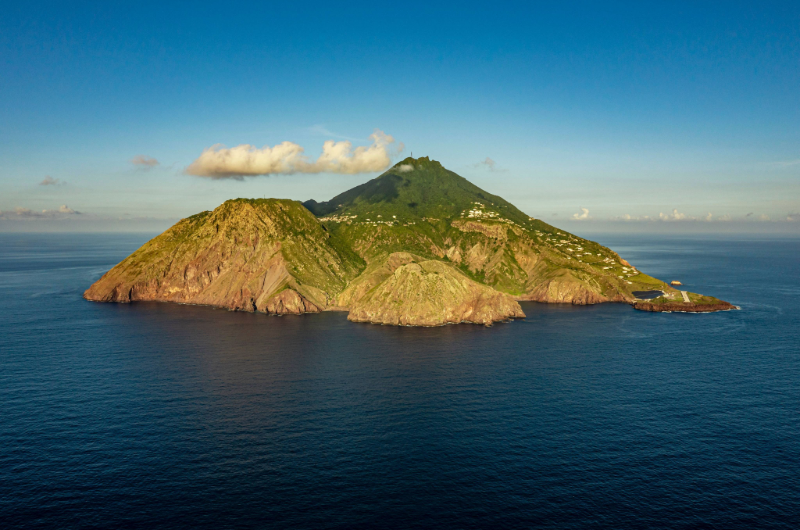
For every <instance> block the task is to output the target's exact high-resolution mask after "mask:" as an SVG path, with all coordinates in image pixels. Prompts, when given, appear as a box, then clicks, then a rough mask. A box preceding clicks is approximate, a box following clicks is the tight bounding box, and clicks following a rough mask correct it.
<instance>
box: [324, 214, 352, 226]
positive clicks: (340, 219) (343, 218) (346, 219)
mask: <svg viewBox="0 0 800 530" xmlns="http://www.w3.org/2000/svg"><path fill="white" fill-rule="evenodd" d="M356 217H358V216H357V215H329V216H327V217H320V218H319V220H320V221H330V222H332V223H347V224H351V223H352V222H353V220H354V219H355V218H356Z"/></svg>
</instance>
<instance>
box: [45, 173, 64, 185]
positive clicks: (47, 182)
mask: <svg viewBox="0 0 800 530" xmlns="http://www.w3.org/2000/svg"><path fill="white" fill-rule="evenodd" d="M59 184H66V182H64V181H62V180H61V179H54V178H53V177H51V176H50V175H46V176H45V177H44V180H42V181H41V182H40V183H39V186H58V185H59Z"/></svg>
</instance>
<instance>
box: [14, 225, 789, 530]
mask: <svg viewBox="0 0 800 530" xmlns="http://www.w3.org/2000/svg"><path fill="white" fill-rule="evenodd" d="M147 237H148V236H147V235H141V234H140V235H35V234H2V235H0V319H1V320H0V324H1V326H0V407H1V409H0V527H1V528H169V529H174V528H184V527H190V528H213V529H220V528H292V529H304V528H495V527H497V528H558V529H572V528H615V529H623V528H686V529H689V528H692V529H694V528H715V529H716V528H720V529H732V528H787V529H796V528H800V309H799V305H798V300H800V240H797V239H782V240H781V239H773V240H768V239H767V240H764V239H761V240H759V239H748V238H744V237H742V238H730V237H729V238H726V239H723V240H711V239H702V238H692V239H687V238H684V239H669V238H665V237H663V236H662V237H647V238H645V237H642V236H636V237H632V236H613V237H609V236H604V237H601V238H600V241H601V242H602V243H604V244H607V245H609V246H611V247H612V248H614V249H615V250H617V251H619V252H620V254H621V255H623V257H626V258H627V259H628V260H629V261H631V262H632V263H633V264H635V265H636V266H638V267H639V268H640V269H641V270H643V271H645V272H647V273H650V274H652V275H654V276H657V277H661V278H663V279H666V280H672V279H678V280H681V281H683V282H684V284H685V285H686V288H687V289H689V290H691V291H698V292H702V293H705V294H710V295H714V296H718V297H720V298H723V299H725V300H728V301H730V302H732V303H734V304H737V305H739V306H741V308H742V309H741V311H732V312H724V313H715V314H705V315H690V314H653V313H645V312H638V311H634V310H633V309H632V308H630V307H629V306H626V305H618V304H606V305H598V306H593V307H572V306H560V305H542V304H534V303H528V304H524V307H523V309H524V310H525V312H526V313H527V315H528V317H527V319H525V320H524V321H516V322H513V323H507V324H501V325H496V326H494V327H492V328H485V327H480V326H471V325H461V326H446V327H442V328H432V329H414V328H396V327H386V326H375V325H368V324H353V323H350V322H348V321H347V320H346V315H345V314H344V313H324V314H319V315H307V316H302V317H288V316H287V317H271V316H266V315H260V314H249V313H234V312H227V311H222V310H215V309H211V308H205V307H194V306H180V305H172V304H158V303H138V304H131V305H115V304H96V303H90V302H86V301H84V300H82V299H81V293H82V292H83V290H84V289H85V288H87V287H88V286H89V285H90V284H91V283H92V282H93V281H94V280H96V279H97V278H98V277H99V276H100V275H101V274H102V273H103V272H105V271H106V270H108V269H109V268H110V267H111V266H112V265H114V264H115V263H116V262H118V261H119V260H121V259H122V258H124V257H125V256H126V255H128V254H129V253H130V252H131V251H133V250H134V249H136V248H137V247H138V246H139V245H141V244H142V243H143V242H144V241H145V240H146V239H147Z"/></svg>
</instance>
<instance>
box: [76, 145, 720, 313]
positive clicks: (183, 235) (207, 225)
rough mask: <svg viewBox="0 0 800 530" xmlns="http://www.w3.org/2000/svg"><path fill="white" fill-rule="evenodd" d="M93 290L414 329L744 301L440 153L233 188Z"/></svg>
mask: <svg viewBox="0 0 800 530" xmlns="http://www.w3.org/2000/svg"><path fill="white" fill-rule="evenodd" d="M640 292H650V293H656V294H657V296H653V297H650V298H649V299H643V298H639V297H637V296H636V294H635V293H640ZM659 293H660V294H659ZM84 298H86V299H87V300H91V301H95V302H121V303H127V302H135V301H161V302H175V303H182V304H198V305H209V306H215V307H221V308H226V309H229V310H234V311H253V312H262V313H268V314H276V315H283V314H304V313H316V312H320V311H347V312H348V317H347V318H348V319H349V320H351V321H354V322H371V323H380V324H391V325H403V326H439V325H444V324H456V323H475V324H483V325H491V324H492V323H494V322H500V321H506V320H510V319H515V318H524V317H525V314H524V312H523V311H522V308H521V307H520V305H519V303H518V302H519V301H525V300H529V301H536V302H546V303H565V304H575V305H588V304H599V303H605V302H617V303H627V304H630V305H632V306H633V307H634V308H635V309H640V310H644V311H660V312H678V311H682V312H689V313H691V312H710V311H721V310H730V309H735V306H733V305H731V304H729V303H728V302H723V301H722V300H718V299H716V298H713V297H709V296H702V295H698V294H695V293H687V292H686V291H678V290H676V289H674V288H673V287H671V286H670V285H668V284H667V283H666V282H664V281H661V280H658V279H656V278H653V277H651V276H648V275H647V274H645V273H643V272H641V271H640V270H638V269H637V268H636V267H635V266H633V265H631V264H630V263H629V262H628V261H626V260H624V259H623V258H622V257H620V256H619V255H618V254H617V253H616V252H614V251H613V250H611V249H609V248H606V247H604V246H602V245H600V244H598V243H595V242H592V241H589V240H586V239H583V238H580V237H577V236H575V235H573V234H570V233H569V232H566V231H564V230H560V229H558V228H556V227H554V226H551V225H549V224H547V223H545V222H544V221H542V220H540V219H535V218H533V217H530V216H528V215H527V214H525V213H523V212H522V211H520V210H519V209H517V208H516V207H515V206H513V205H512V204H511V203H509V202H507V201H506V200H504V199H502V198H501V197H498V196H496V195H492V194H490V193H488V192H486V191H484V190H482V189H481V188H479V187H477V186H475V185H474V184H472V183H470V182H469V181H468V180H467V179H465V178H463V177H461V176H459V175H457V174H456V173H454V172H452V171H449V170H447V169H445V168H444V167H443V166H442V165H441V164H440V163H439V162H437V161H435V160H430V159H429V158H428V157H421V158H406V159H405V160H403V161H401V162H399V163H397V164H395V165H394V166H393V167H391V168H390V169H388V170H387V171H386V172H384V173H383V174H382V175H380V176H379V177H377V178H375V179H372V180H370V181H368V182H366V183H364V184H362V185H360V186H356V187H355V188H353V189H351V190H348V191H346V192H344V193H342V194H340V195H337V196H336V197H334V198H333V199H331V200H330V201H327V202H321V203H320V202H316V201H314V200H309V201H306V202H304V203H300V202H298V201H292V200H285V199H234V200H229V201H226V202H225V203H223V204H222V205H220V206H219V207H217V208H216V209H215V210H213V211H205V212H201V213H198V214H196V215H193V216H191V217H188V218H186V219H182V220H181V221H179V222H178V223H177V224H175V225H174V226H172V227H171V228H170V229H168V230H167V231H166V232H164V233H163V234H161V235H159V236H157V237H155V238H154V239H152V240H150V241H148V242H147V243H145V244H144V245H143V246H142V247H141V248H139V249H138V250H136V251H135V252H134V253H133V254H131V255H130V256H129V257H127V258H126V259H125V260H123V261H122V262H121V263H119V264H118V265H116V266H115V267H114V268H112V269H111V270H110V271H108V272H107V273H106V274H105V275H103V277H101V278H100V279H99V280H98V281H97V282H96V283H94V284H93V285H92V286H91V287H89V289H88V290H87V291H86V292H85V293H84Z"/></svg>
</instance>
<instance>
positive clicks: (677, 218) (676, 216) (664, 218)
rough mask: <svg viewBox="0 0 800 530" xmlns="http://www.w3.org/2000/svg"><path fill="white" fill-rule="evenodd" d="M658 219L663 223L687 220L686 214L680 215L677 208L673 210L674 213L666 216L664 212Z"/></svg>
mask: <svg viewBox="0 0 800 530" xmlns="http://www.w3.org/2000/svg"><path fill="white" fill-rule="evenodd" d="M709 215H711V214H709ZM658 218H659V219H661V220H662V221H684V220H686V214H685V213H680V212H679V211H678V209H677V208H673V209H672V213H670V214H665V213H664V212H661V213H659V214H658Z"/></svg>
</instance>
